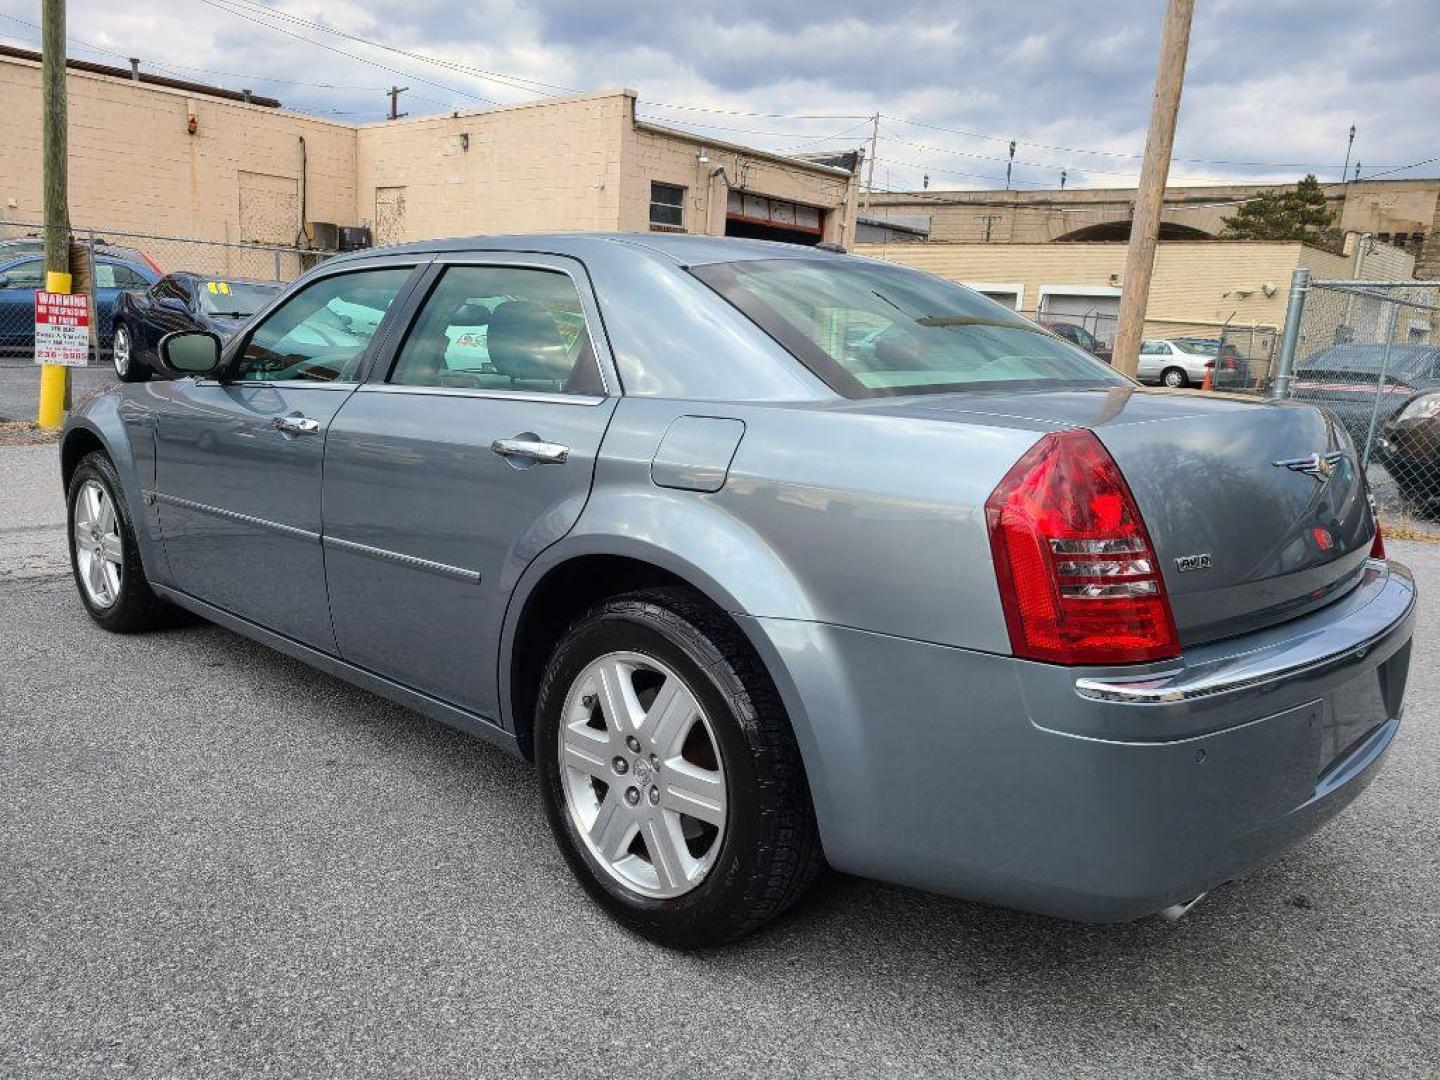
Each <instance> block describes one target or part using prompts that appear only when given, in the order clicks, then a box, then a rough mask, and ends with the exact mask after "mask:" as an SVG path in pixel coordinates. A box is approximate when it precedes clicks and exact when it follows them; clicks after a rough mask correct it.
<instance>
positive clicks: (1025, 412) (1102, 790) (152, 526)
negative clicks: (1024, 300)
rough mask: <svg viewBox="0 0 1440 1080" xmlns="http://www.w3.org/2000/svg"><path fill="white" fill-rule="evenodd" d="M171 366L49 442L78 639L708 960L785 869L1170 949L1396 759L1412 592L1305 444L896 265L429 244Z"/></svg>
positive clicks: (295, 298)
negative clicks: (1177, 920)
mask: <svg viewBox="0 0 1440 1080" xmlns="http://www.w3.org/2000/svg"><path fill="white" fill-rule="evenodd" d="M161 359H162V361H163V363H164V365H165V367H166V370H167V373H168V374H169V375H170V376H172V377H171V378H169V379H166V380H164V381H147V382H140V383H133V384H128V385H124V386H115V387H111V388H109V389H107V390H105V391H102V392H100V393H99V394H97V395H95V396H93V397H91V398H90V399H89V400H87V401H86V402H85V403H84V404H83V406H82V407H80V408H79V409H78V410H77V411H76V412H75V413H74V414H73V416H72V417H71V420H70V423H69V425H68V427H67V430H66V432H65V435H64V441H63V444H62V464H63V472H64V482H65V485H66V491H67V495H68V500H69V511H70V520H71V524H72V528H71V530H70V540H71V549H72V554H73V561H74V568H75V579H76V582H77V585H78V586H79V591H80V596H81V599H82V600H83V602H84V604H85V606H86V608H87V609H88V610H89V612H90V614H91V616H92V617H93V618H94V619H95V620H96V622H98V623H99V624H100V625H101V626H103V627H105V628H107V629H110V630H114V631H134V630H141V629H144V628H147V627H151V626H155V625H157V624H158V623H160V622H163V620H164V619H165V618H166V616H167V614H168V613H170V612H172V611H173V609H174V608H175V607H179V608H185V609H189V610H190V611H192V612H196V613H199V614H200V615H202V616H204V617H205V618H207V619H211V620H213V621H215V622H217V623H219V624H221V625H223V626H226V627H229V628H231V629H232V630H235V631H237V632H239V633H241V634H245V635H248V636H250V637H253V638H255V639H257V640H259V641H261V642H264V643H266V644H268V645H271V646H273V647H274V648H276V649H279V650H281V651H282V652H285V653H288V654H290V655H292V656H296V657H299V658H301V659H303V660H304V661H306V662H308V663H310V664H313V665H314V666H316V667H318V668H320V669H322V670H324V671H328V672H330V673H332V674H335V675H339V676H340V677H342V678H345V679H349V680H351V681H353V682H355V683H357V684H359V685H361V686H363V687H366V688H368V689H370V690H373V691H375V692H377V693H380V694H383V695H385V696H387V697H389V698H392V699H394V700H396V701H399V702H402V703H403V704H405V705H408V706H410V707H412V708H415V709H417V710H419V711H421V712H424V713H426V714H428V715H430V716H432V717H435V718H437V719H440V720H443V721H444V722H446V723H448V724H452V725H455V726H456V727H459V728H462V729H464V730H466V731H469V732H473V733H475V734H477V735H480V736H483V737H484V738H487V739H489V740H491V741H493V742H496V743H498V744H500V745H502V746H504V747H506V748H508V749H509V750H511V751H512V752H514V753H517V754H522V755H525V756H526V757H528V758H530V759H532V760H534V761H535V762H536V764H537V765H538V766H539V770H538V771H539V775H540V788H541V794H542V799H543V802H544V805H545V808H546V811H547V813H548V815H549V819H550V822H551V825H552V826H553V829H554V833H555V836H556V838H557V840H558V842H559V844H560V847H561V848H562V850H563V851H564V853H565V855H566V857H567V859H568V860H569V863H570V865H571V867H572V868H573V869H574V871H575V873H576V875H577V876H578V877H579V879H580V880H581V881H582V882H583V883H584V885H585V887H586V888H587V889H588V890H589V892H590V893H591V894H592V895H593V896H594V898H595V899H596V900H597V901H598V902H599V903H600V904H602V905H603V906H604V907H605V908H607V909H608V910H609V911H610V912H611V913H612V914H614V915H615V916H616V917H617V918H619V919H620V920H622V921H623V922H625V923H626V924H628V925H629V926H631V927H633V928H635V929H637V930H639V931H640V932H641V933H644V934H646V935H648V936H650V937H652V938H654V939H656V940H658V941H662V942H666V943H671V944H695V943H704V942H716V941H723V940H727V939H732V938H734V937H736V936H738V935H740V934H743V933H745V932H747V931H749V930H751V929H753V928H755V927H757V926H759V925H760V924H761V923H763V922H764V921H765V920H767V919H769V918H770V917H772V916H774V915H776V914H777V913H778V912H780V911H782V910H784V909H785V908H786V907H787V905H790V904H791V903H793V902H794V901H795V900H796V899H797V898H799V897H800V896H801V894H802V893H803V892H804V890H805V887H806V885H807V884H808V883H809V882H810V880H811V878H812V877H813V875H814V873H815V872H816V869H817V868H818V867H819V866H820V865H821V863H822V861H828V862H829V863H830V864H831V865H832V866H835V867H837V868H838V869H840V870H844V871H849V872H851V873H856V874H863V875H867V876H871V877H875V878H880V879H884V880H886V881H892V882H901V883H905V884H909V885H915V886H919V887H922V888H927V889H934V890H939V891H943V892H948V893H953V894H956V895H960V896H965V897H970V898H973V899H977V900H982V901H987V902H991V903H997V904H1004V905H1010V906H1013V907H1019V908H1025V909H1029V910H1032V911H1038V912H1045V913H1050V914H1054V915H1060V916H1065V917H1070V918H1076V919H1085V920H1125V919H1133V918H1138V917H1140V916H1144V915H1148V914H1151V913H1154V912H1160V911H1169V912H1172V913H1174V912H1178V911H1181V910H1183V909H1184V907H1185V905H1187V904H1188V903H1189V902H1191V901H1192V900H1193V899H1194V898H1196V897H1197V896H1198V895H1200V894H1202V893H1204V892H1205V891H1206V890H1207V889H1209V888H1211V887H1212V886H1214V885H1216V884H1218V883H1220V882H1224V881H1226V880H1228V879H1230V878H1232V877H1234V876H1236V875H1238V874H1242V873H1244V872H1245V871H1247V870H1248V869H1250V868H1252V867H1254V866H1257V865H1259V864H1261V863H1263V862H1265V861H1266V860H1268V859H1271V858H1273V857H1275V856H1276V855H1278V854H1279V853H1280V852H1282V851H1284V850H1285V849H1286V848H1287V847H1289V846H1290V845H1292V844H1294V843H1295V842H1297V841H1298V840H1299V839H1300V838H1302V837H1303V836H1305V835H1306V834H1308V833H1309V832H1311V831H1312V830H1314V829H1315V828H1317V827H1318V826H1319V825H1320V824H1321V823H1322V822H1324V821H1325V820H1326V819H1328V818H1329V817H1331V816H1332V815H1334V814H1335V813H1336V812H1337V811H1339V810H1340V809H1341V808H1342V807H1343V806H1344V805H1345V804H1346V803H1347V802H1348V801H1349V800H1350V799H1352V798H1353V797H1354V796H1355V795H1356V794H1357V793H1358V792H1359V791H1360V790H1361V789H1362V788H1363V787H1364V786H1365V785H1366V783H1367V782H1368V781H1369V780H1370V779H1371V777H1372V776H1373V775H1374V774H1375V771H1376V770H1377V768H1378V767H1379V765H1380V762H1381V760H1382V758H1383V757H1384V755H1385V752H1386V750H1387V748H1388V747H1389V745H1390V742H1391V740H1392V739H1393V738H1394V736H1395V733H1396V728H1397V726H1398V724H1399V722H1400V715H1401V704H1402V699H1403V697H1404V690H1405V679H1406V673H1407V667H1408V664H1409V657H1410V637H1411V625H1412V611H1413V606H1414V602H1415V589H1414V585H1413V584H1412V580H1411V577H1410V575H1409V574H1408V573H1407V572H1406V570H1405V569H1404V568H1403V567H1401V566H1399V565H1397V564H1395V563H1392V562H1388V561H1386V559H1385V556H1384V551H1383V548H1382V545H1381V541H1380V538H1379V535H1378V533H1377V529H1376V526H1375V522H1374V519H1373V517H1372V515H1371V509H1370V504H1369V501H1368V493H1367V491H1366V487H1365V479H1364V476H1363V474H1362V473H1361V472H1360V471H1359V470H1358V469H1357V467H1356V463H1355V452H1354V447H1353V446H1352V444H1351V441H1350V439H1349V437H1348V436H1347V435H1346V434H1345V432H1344V430H1343V429H1342V428H1341V427H1340V426H1338V425H1337V424H1336V423H1334V422H1333V421H1332V420H1331V419H1330V418H1329V417H1328V416H1327V415H1326V414H1325V413H1322V412H1321V411H1319V410H1317V409H1315V408H1313V407H1310V406H1307V405H1302V404H1294V403H1277V402H1268V401H1258V400H1242V399H1238V398H1227V397H1223V396H1218V395H1214V394H1199V393H1187V392H1175V391H1166V390H1146V389H1142V388H1141V387H1139V386H1138V385H1136V384H1135V383H1134V382H1132V381H1131V380H1129V379H1127V378H1125V377H1124V376H1122V375H1119V374H1117V373H1115V372H1113V371H1111V370H1110V369H1109V368H1107V367H1106V366H1105V365H1103V364H1101V363H1099V362H1098V361H1096V360H1095V359H1094V358H1093V357H1091V356H1089V355H1088V354H1086V353H1084V352H1082V351H1080V350H1079V349H1076V348H1075V347H1073V346H1072V345H1070V344H1068V343H1066V342H1064V341H1062V340H1060V339H1059V338H1057V337H1055V336H1054V335H1052V334H1049V333H1047V332H1046V331H1044V330H1043V329H1041V328H1039V327H1037V326H1035V325H1034V324H1032V323H1029V322H1026V321H1025V320H1023V319H1021V318H1019V317H1017V316H1016V315H1015V314H1014V313H1013V312H1011V311H1008V310H1006V309H1004V308H1002V307H1000V306H998V305H996V304H993V303H991V302H990V301H988V300H986V299H984V298H982V297H980V296H977V295H976V294H975V293H973V292H970V291H969V290H966V289H964V288H961V287H959V286H957V285H954V284H951V283H949V282H946V281H942V280H940V279H937V278H934V277H931V276H928V275H926V274H921V273H918V272H915V271H912V270H908V269H903V268H900V267H896V266H892V265H888V264H884V263H877V262H873V261H870V260H866V259H860V258H855V257H851V256H845V255H840V254H835V253H831V252H827V251H820V250H815V249H807V248H799V247H789V246H784V245H774V244H765V243H760V242H753V241H733V240H719V239H706V238H700V237H688V236H644V235H637V236H593V235H592V236H565V237H560V236H545V237H511V238H480V239H471V240H453V241H440V242H433V243H425V244H417V245H410V246H405V247H398V248H391V249H386V250H380V251H373V252H365V253H359V254H356V255H351V256H346V257H341V258H337V259H334V260H332V261H330V262H326V263H325V264H323V265H322V266H320V267H318V268H317V269H315V270H312V271H311V272H310V273H308V274H307V275H306V276H305V277H304V278H302V279H301V280H300V281H297V282H296V283H295V284H294V285H293V286H292V287H291V288H290V289H288V290H287V291H286V292H285V293H284V294H283V295H282V296H280V297H278V298H277V299H276V300H275V301H273V302H272V303H271V304H270V306H269V307H268V308H267V309H266V310H264V311H262V312H261V313H260V314H259V315H258V316H257V317H256V318H255V319H254V321H253V322H252V323H251V324H250V325H249V326H248V327H247V328H246V330H245V331H244V332H243V333H242V334H240V335H238V336H236V337H235V338H234V339H233V340H231V341H230V342H228V343H226V344H225V346H224V347H223V348H222V347H221V345H220V343H219V342H218V341H217V340H216V339H214V338H213V337H211V336H209V335H206V334H204V333H178V334H173V335H171V336H170V337H168V338H167V339H166V340H165V341H164V343H163V346H162V348H161ZM475 827H476V828H484V822H476V823H475Z"/></svg>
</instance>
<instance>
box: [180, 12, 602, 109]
mask: <svg viewBox="0 0 1440 1080" xmlns="http://www.w3.org/2000/svg"><path fill="white" fill-rule="evenodd" d="M201 2H202V3H207V2H209V0H201ZM228 2H229V3H231V4H234V5H236V6H237V7H242V8H246V9H249V10H250V11H251V12H253V13H255V14H257V15H258V14H263V15H265V16H267V17H269V18H275V19H281V20H283V21H285V22H288V23H292V24H294V25H298V26H304V27H308V28H310V29H312V30H319V31H322V32H323V33H326V34H334V35H336V36H337V37H342V38H345V39H346V40H347V41H353V42H356V43H357V44H361V45H368V46H370V47H371V48H375V49H383V50H384V51H386V52H390V53H394V54H395V55H397V56H403V57H405V58H407V59H409V60H419V61H421V62H423V63H427V64H434V65H436V66H437V67H442V68H446V69H448V70H450V71H456V72H459V73H461V74H465V75H470V76H472V77H473V78H477V79H482V80H486V81H489V82H496V83H499V84H501V85H502V86H509V87H511V88H512V89H516V90H524V91H526V92H527V93H531V94H539V95H540V96H542V97H546V96H550V95H548V94H546V93H545V91H548V90H558V91H559V92H561V93H563V94H578V93H580V91H579V90H576V89H575V88H574V87H570V86H561V85H559V84H558V83H547V82H542V81H541V80H539V79H527V78H525V77H524V76H521V75H506V74H503V73H501V72H498V71H488V70H486V69H485V68H477V67H473V66H471V65H469V64H461V63H457V62H455V61H453V60H444V59H441V58H440V57H436V56H429V55H427V54H425V53H417V52H411V51H410V50H408V49H401V48H398V47H396V46H394V45H387V44H385V43H384V42H382V41H375V40H373V39H372V38H367V37H362V36H361V35H359V34H352V33H350V32H349V31H347V30H341V29H339V28H337V27H333V26H326V25H325V24H324V23H319V22H314V21H313V20H311V19H304V18H301V17H300V16H298V15H291V14H290V13H289V12H286V11H280V10H278V9H276V8H273V7H270V6H269V5H266V4H260V3H256V2H255V0H228ZM252 21H253V20H252ZM275 29H279V28H278V27H276V28H275ZM537 87H539V88H540V89H536V88H537Z"/></svg>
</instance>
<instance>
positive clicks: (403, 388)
mask: <svg viewBox="0 0 1440 1080" xmlns="http://www.w3.org/2000/svg"><path fill="white" fill-rule="evenodd" d="M356 393H357V394H420V395H422V396H425V397H474V398H490V399H492V400H495V401H538V402H541V403H545V404H550V405H602V404H604V403H605V402H606V401H609V400H610V399H609V398H608V397H606V396H604V395H598V396H597V395H595V394H553V393H549V392H546V391H544V390H485V389H481V388H480V387H469V386H409V385H405V384H403V383H365V384H364V385H362V386H361V387H360V389H359V390H357V391H356Z"/></svg>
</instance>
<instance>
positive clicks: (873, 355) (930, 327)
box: [691, 259, 1129, 398]
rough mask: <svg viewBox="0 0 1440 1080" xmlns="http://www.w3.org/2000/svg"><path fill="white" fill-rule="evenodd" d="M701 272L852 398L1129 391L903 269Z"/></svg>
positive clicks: (1098, 366) (1046, 339)
mask: <svg viewBox="0 0 1440 1080" xmlns="http://www.w3.org/2000/svg"><path fill="white" fill-rule="evenodd" d="M691 272H692V273H693V274H694V275H695V276H696V277H698V278H699V279H700V280H701V281H703V282H705V284H707V285H709V286H710V287H711V288H712V289H714V290H715V291H716V292H718V293H719V294H720V295H721V296H723V297H724V298H725V299H726V300H728V301H729V302H730V303H732V304H734V305H735V306H736V307H737V308H739V309H740V310H741V311H742V312H744V313H745V314H746V315H747V316H749V317H750V318H751V319H752V320H753V321H754V322H755V323H756V324H758V325H759V326H760V328H761V329H762V330H764V331H765V332H766V333H768V334H769V335H770V336H771V337H773V338H774V339H775V340H776V341H778V342H779V343H780V344H781V345H782V346H784V347H785V348H786V349H787V350H788V351H789V352H790V353H792V354H793V355H794V356H795V357H796V358H797V359H798V360H800V361H801V363H803V364H805V366H806V367H808V368H809V369H810V370H811V371H813V372H814V373H815V374H816V375H818V376H819V377H820V378H821V379H823V380H824V381H825V382H826V384H828V385H829V386H830V388H831V389H833V390H834V391H835V392H836V393H839V394H842V395H843V396H845V397H849V398H865V397H882V396H893V395H901V394H944V393H951V392H954V391H957V390H975V389H987V388H991V387H1004V388H1008V389H1024V388H1029V387H1035V388H1042V387H1043V388H1053V387H1056V386H1111V385H1115V384H1117V383H1118V384H1122V385H1126V384H1128V383H1129V380H1128V379H1126V378H1125V377H1124V376H1122V375H1118V374H1116V373H1115V372H1113V371H1111V370H1110V369H1109V368H1108V367H1106V366H1105V365H1104V364H1103V363H1101V362H1100V361H1099V360H1097V359H1095V358H1094V357H1093V356H1091V355H1090V354H1089V353H1087V352H1085V351H1084V350H1083V349H1079V348H1077V347H1075V346H1074V345H1072V344H1070V343H1069V342H1068V341H1064V340H1062V339H1061V338H1059V337H1056V336H1055V335H1054V334H1051V333H1050V332H1048V331H1046V330H1044V329H1042V328H1041V327H1039V326H1036V325H1035V324H1034V323H1031V322H1027V321H1026V320H1024V319H1022V318H1021V317H1020V316H1018V315H1016V314H1015V313H1014V312H1013V311H1011V310H1010V309H1009V308H1006V307H1003V306H1002V305H1000V304H997V303H995V302H994V301H992V300H987V299H986V298H985V297H983V296H980V295H979V294H977V293H974V292H971V291H970V290H969V289H965V288H962V287H961V286H959V285H955V284H952V283H951V282H948V281H944V280H942V279H940V278H937V277H932V276H930V275H929V274H922V273H919V272H917V271H914V270H909V269H906V268H904V267H898V266H888V265H886V264H884V263H877V262H871V261H869V260H864V259H761V260H755V261H747V262H734V263H719V264H715V265H711V266H701V267H696V268H694V269H693V270H692V271H691Z"/></svg>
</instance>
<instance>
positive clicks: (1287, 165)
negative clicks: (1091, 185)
mask: <svg viewBox="0 0 1440 1080" xmlns="http://www.w3.org/2000/svg"><path fill="white" fill-rule="evenodd" d="M883 115H884V118H885V119H886V120H894V121H895V122H896V123H900V124H911V125H913V126H915V127H921V128H928V129H929V130H931V131H943V132H945V133H946V134H949V135H960V136H962V137H964V138H967V139H983V140H985V141H986V142H1001V143H1008V142H1010V141H1011V139H1010V137H1009V136H1006V135H986V134H983V133H981V132H976V131H962V130H960V129H959V128H952V127H945V126H944V125H941V124H930V123H926V122H925V121H923V120H911V119H909V118H907V117H904V116H893V115H891V114H890V113H885V114H883ZM1014 141H1015V142H1017V143H1019V145H1021V146H1033V147H1034V148H1035V149H1037V150H1052V151H1054V152H1056V153H1060V154H1088V155H1092V156H1097V157H1116V158H1143V157H1144V156H1145V155H1144V154H1139V153H1135V152H1133V151H1129V150H1087V149H1085V148H1083V147H1075V146H1056V145H1053V144H1051V143H1041V142H1030V141H1028V140H1026V139H1016V140H1014ZM1170 160H1171V161H1172V162H1174V163H1178V164H1181V165H1229V166H1233V167H1236V168H1256V169H1327V168H1333V166H1334V163H1333V162H1323V163H1317V162H1304V161H1298V162H1297V161H1231V160H1226V159H1223V158H1182V157H1177V158H1171V159H1170ZM1017 164H1019V162H1017ZM1046 167H1047V168H1059V167H1060V166H1059V165H1055V164H1049V163H1047V164H1046ZM1089 171H1090V172H1099V171H1100V170H1098V169H1091V170H1089ZM1115 175H1122V174H1118V173H1117V174H1115Z"/></svg>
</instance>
